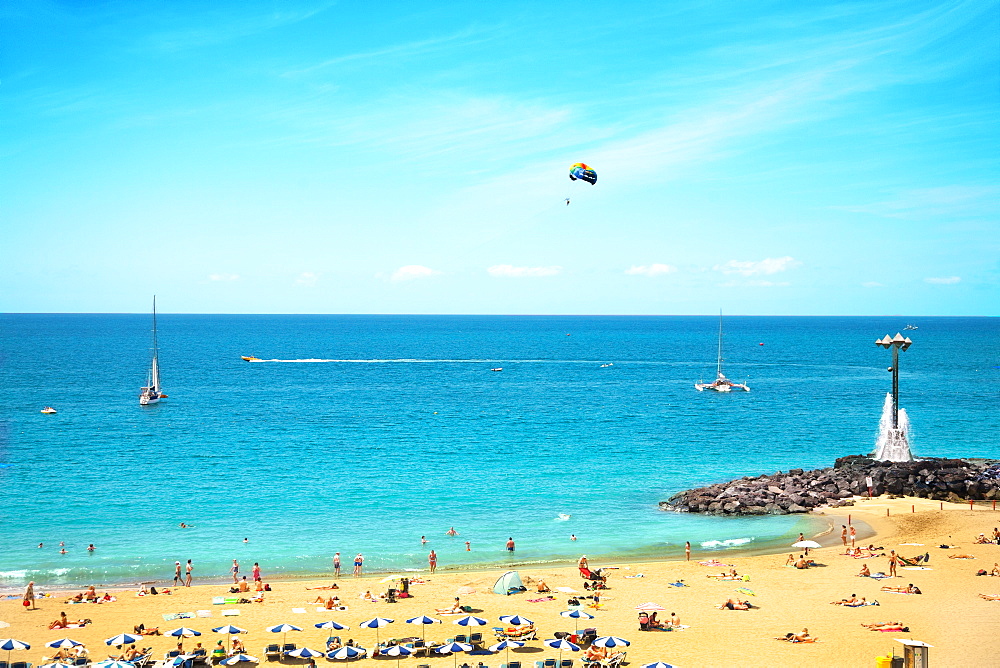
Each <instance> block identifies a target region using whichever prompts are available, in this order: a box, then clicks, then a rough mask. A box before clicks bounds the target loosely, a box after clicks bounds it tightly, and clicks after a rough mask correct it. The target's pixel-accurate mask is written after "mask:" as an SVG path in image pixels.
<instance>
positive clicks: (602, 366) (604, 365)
mask: <svg viewBox="0 0 1000 668" xmlns="http://www.w3.org/2000/svg"><path fill="white" fill-rule="evenodd" d="M614 365H615V363H614V362H608V363H607V364H602V365H601V368H602V369H607V368H608V367H609V366H614Z"/></svg>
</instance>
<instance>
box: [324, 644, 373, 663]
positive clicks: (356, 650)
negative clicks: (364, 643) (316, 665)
mask: <svg viewBox="0 0 1000 668" xmlns="http://www.w3.org/2000/svg"><path fill="white" fill-rule="evenodd" d="M367 653H368V650H366V649H365V648H364V647H341V648H340V649H338V650H337V651H336V652H330V653H329V654H327V655H326V657H327V658H328V659H336V660H338V661H342V660H347V661H350V660H351V659H358V658H360V657H363V656H364V655H365V654H367Z"/></svg>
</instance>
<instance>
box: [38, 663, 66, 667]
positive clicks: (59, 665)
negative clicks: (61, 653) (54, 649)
mask: <svg viewBox="0 0 1000 668" xmlns="http://www.w3.org/2000/svg"><path fill="white" fill-rule="evenodd" d="M36 668H72V664H69V663H59V662H56V663H43V664H42V665H40V666H36Z"/></svg>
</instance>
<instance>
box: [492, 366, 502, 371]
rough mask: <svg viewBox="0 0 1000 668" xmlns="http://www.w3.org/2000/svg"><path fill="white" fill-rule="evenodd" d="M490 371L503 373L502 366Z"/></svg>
mask: <svg viewBox="0 0 1000 668" xmlns="http://www.w3.org/2000/svg"><path fill="white" fill-rule="evenodd" d="M490 371H503V367H502V366H498V367H497V368H495V369H490Z"/></svg>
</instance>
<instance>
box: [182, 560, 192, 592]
mask: <svg viewBox="0 0 1000 668" xmlns="http://www.w3.org/2000/svg"><path fill="white" fill-rule="evenodd" d="M184 570H185V572H186V573H187V577H186V578H185V580H184V586H185V587H190V586H191V571H193V570H194V565H193V564H192V563H191V560H190V559H188V562H187V566H185V567H184Z"/></svg>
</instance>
